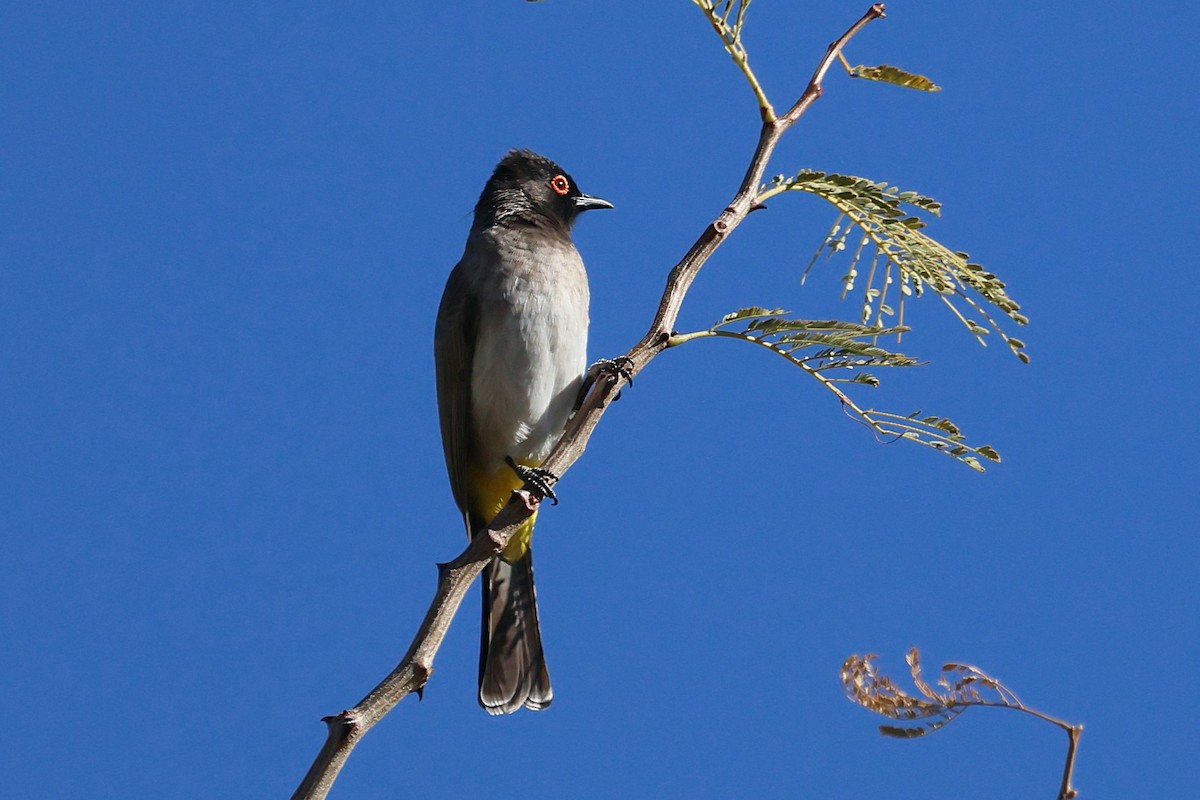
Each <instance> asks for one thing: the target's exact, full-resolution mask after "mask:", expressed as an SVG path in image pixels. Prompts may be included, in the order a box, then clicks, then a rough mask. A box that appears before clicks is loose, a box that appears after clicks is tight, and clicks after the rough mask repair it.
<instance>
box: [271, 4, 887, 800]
mask: <svg viewBox="0 0 1200 800" xmlns="http://www.w3.org/2000/svg"><path fill="white" fill-rule="evenodd" d="M882 16H884V6H883V4H882V3H876V4H875V5H873V6H871V8H870V9H869V10H868V11H867V13H866V14H864V15H863V17H862V18H861V19H860V20H858V22H856V23H854V25H852V26H851V27H850V28H849V29H848V30H847V31H846V32H845V33H843V34H842V35H841V36H840V37H838V39H836V40H835V41H834V42H833V43H832V44H830V45H829V48H828V49H827V50H826V52H825V56H824V57H823V58H822V59H821V61H820V63H819V64H818V65H817V69H816V71H815V72H814V73H813V76H812V79H811V80H810V81H809V83H808V87H807V88H806V89H805V90H804V93H803V94H802V95H801V96H800V99H799V100H797V101H796V103H795V105H793V106H792V107H791V109H789V110H788V112H787V113H786V114H784V115H783V116H781V117H778V118H775V117H774V116H773V115H772V118H771V119H768V120H764V122H763V126H762V130H761V132H760V134H759V138H758V145H757V147H756V148H755V150H754V155H753V157H752V158H751V160H750V165H749V167H747V169H746V175H745V177H744V178H743V179H742V184H741V186H740V187H739V188H738V191H737V194H736V195H735V196H734V198H733V200H732V201H731V202H730V203H729V205H728V206H727V207H726V208H725V210H724V211H723V212H721V214H720V216H718V217H717V219H716V220H714V221H713V222H712V223H711V224H710V225H709V226H708V227H707V228H705V230H704V232H703V233H702V234H701V235H700V238H699V239H698V240H697V241H696V243H695V244H693V245H692V247H691V249H690V250H688V252H687V254H686V255H684V257H683V259H682V260H681V261H680V262H679V263H678V264H676V265H675V267H674V269H672V270H671V272H670V275H669V276H668V277H667V285H666V288H665V289H664V290H663V296H662V299H661V301H660V302H659V306H658V311H657V313H656V314H655V316H654V322H653V323H652V324H651V325H650V329H649V330H648V331H647V332H646V335H645V336H643V337H642V340H641V341H640V342H638V343H637V344H636V345H634V347H633V349H631V350H630V351H629V352H628V353H627V354H626V355H625V358H626V359H628V365H627V366H629V370H628V373H629V376H630V377H635V376H636V375H637V374H638V373H639V372H641V370H642V369H644V368H645V366H646V365H647V364H648V363H650V361H651V360H652V359H653V358H654V357H655V356H657V355H658V354H659V353H661V352H662V351H663V350H665V349H667V347H668V343H669V340H670V338H671V333H672V331H673V330H674V326H675V321H676V319H677V318H678V316H679V311H680V309H681V308H682V305H683V299H684V297H685V296H686V295H687V292H688V289H689V288H690V287H691V285H692V281H694V280H695V278H696V275H697V273H699V271H700V268H701V267H702V266H704V263H705V262H706V261H707V260H708V258H709V256H711V255H712V254H713V252H715V251H716V249H717V248H718V247H720V245H721V243H722V242H724V241H725V238H726V237H727V236H728V235H729V234H730V233H731V232H732V231H733V230H734V229H735V228H736V227H737V226H738V225H739V224H741V222H742V220H744V219H745V218H746V216H747V215H748V214H749V213H750V212H751V211H752V210H753V209H754V201H755V195H756V193H757V191H758V187H759V185H760V184H761V182H762V177H763V173H764V172H765V171H766V168H767V164H768V162H769V161H770V158H771V154H772V153H773V152H774V151H775V146H776V145H777V144H778V143H779V140H780V138H781V137H782V136H783V134H784V133H786V132H787V130H788V129H789V128H790V127H791V126H792V125H793V124H795V123H796V121H797V120H799V119H800V117H801V116H803V114H804V112H805V111H807V110H808V108H809V106H811V105H812V104H813V103H814V102H815V101H816V100H817V99H818V98H819V97H820V96H821V93H822V87H821V84H822V81H823V80H824V78H825V74H826V72H828V70H829V67H830V65H832V64H833V62H834V61H835V60H836V59H837V56H838V54H839V53H840V52H841V51H842V48H843V47H845V46H846V44H847V43H848V42H849V41H850V40H851V39H852V38H853V37H854V35H855V34H857V33H858V32H859V31H860V30H862V29H863V27H865V26H866V25H867V23H869V22H871V21H872V20H874V19H878V18H880V17H882ZM760 92H761V87H759V88H758V90H757V91H756V95H758V94H759V93H760ZM768 107H769V106H768ZM626 382H627V381H626V379H625V378H624V377H622V376H619V375H610V376H608V380H598V381H596V382H595V384H594V385H593V386H592V389H591V391H590V392H589V393H588V396H587V398H585V400H584V402H583V405H582V406H581V408H580V409H579V411H578V412H576V414H575V416H573V417H572V418H571V420H570V421H569V422H568V423H567V427H566V430H565V431H564V433H563V437H562V439H560V440H559V443H558V445H557V446H556V447H555V448H554V451H553V452H552V453H551V454H550V456H549V458H547V459H546V461H545V462H544V463H543V464H542V468H543V469H546V470H548V471H549V472H551V473H552V474H554V475H558V476H560V477H561V476H562V475H563V474H565V473H566V471H567V470H568V469H570V467H571V465H572V464H574V463H575V462H576V461H577V460H578V459H579V457H580V456H581V455H583V451H584V450H585V449H586V448H587V444H588V440H589V439H590V438H591V435H592V432H593V431H594V430H595V429H596V425H597V424H598V423H599V422H600V418H601V417H602V416H603V415H604V412H605V410H606V409H607V407H608V404H609V403H610V402H611V401H612V399H613V398H614V397H615V396H616V394H617V393H618V392H619V391H620V389H621V387H622V386H623V385H624V384H625V383H626ZM543 499H544V498H543V497H541V496H540V495H539V494H538V493H537V491H536V490H519V491H517V492H514V493H513V495H512V497H511V498H510V499H509V501H508V504H507V505H505V507H504V508H503V509H502V510H501V511H500V513H499V514H498V515H497V516H496V518H495V519H494V520H493V521H492V523H491V525H489V527H488V528H487V530H486V531H481V532H480V533H479V534H477V535H476V536H475V538H474V539H473V540H472V541H471V543H470V544H469V545H468V546H467V549H466V550H464V551H463V552H462V553H461V554H460V555H459V556H458V557H457V558H455V559H454V560H453V561H451V562H450V563H448V564H443V565H440V566H439V578H438V590H437V594H436V595H435V596H434V598H433V602H432V603H431V604H430V606H429V611H428V612H427V613H426V615H425V620H424V622H423V623H422V624H421V627H420V629H419V630H418V631H417V635H416V637H415V638H414V639H413V642H412V644H411V645H410V646H409V649H408V652H407V653H406V654H405V656H404V658H403V659H402V660H401V661H400V663H399V665H397V667H396V668H395V669H394V670H392V672H391V674H390V675H388V676H387V677H386V678H385V679H384V680H383V682H382V683H380V684H379V685H378V686H377V687H375V689H373V690H372V691H371V693H370V694H368V695H367V696H366V697H364V698H363V699H362V700H361V701H360V702H359V703H358V705H356V706H354V708H351V709H348V710H346V711H343V712H342V713H340V714H337V715H335V716H332V717H326V718H325V723H326V726H327V727H328V735H327V738H326V740H325V744H324V746H323V747H322V748H321V751H320V753H318V754H317V757H316V759H315V761H314V762H313V765H312V767H310V768H309V770H308V774H307V775H305V777H304V780H303V782H301V784H300V786H299V788H297V789H296V792H295V794H293V795H292V800H323V799H324V798H325V797H326V796H328V794H329V790H330V788H331V787H332V786H333V782H334V781H335V780H336V779H337V776H338V773H339V772H340V771H341V769H342V767H343V766H344V765H345V763H346V760H347V759H348V758H349V756H350V753H351V751H353V749H354V747H355V746H356V745H357V744H358V742H359V741H360V740H361V739H362V737H363V736H365V735H366V733H367V732H368V731H369V730H370V729H371V728H372V727H373V726H374V725H375V723H377V722H378V721H379V720H381V719H382V718H383V717H384V716H385V715H386V714H387V713H388V712H389V711H391V710H392V709H393V708H395V706H396V705H397V704H398V703H399V702H400V701H401V700H402V699H404V698H405V697H406V696H407V695H409V694H411V693H413V692H417V693H418V694H419V693H420V692H421V690H422V688H423V687H424V686H425V683H426V681H428V680H429V676H430V675H431V674H432V673H433V659H434V657H435V656H436V655H437V652H438V649H439V648H440V647H441V645H442V641H443V640H444V639H445V636H446V631H447V630H448V628H449V626H450V621H451V620H452V619H453V618H454V615H455V614H456V613H457V611H458V607H459V605H460V604H461V603H462V599H463V597H464V596H465V595H466V593H467V590H468V589H469V588H470V586H471V584H472V583H473V582H474V580H475V578H476V577H478V576H479V573H480V572H482V571H483V568H484V566H485V565H486V564H487V563H488V562H489V561H490V560H491V559H492V558H493V557H495V556H496V554H497V553H499V552H500V551H501V550H503V549H504V546H505V545H506V544H507V543H508V540H509V538H510V537H511V536H512V535H513V533H514V532H515V531H516V530H517V528H518V527H520V525H521V524H522V523H523V522H524V521H525V520H527V519H528V518H529V517H530V516H531V515H532V514H533V512H534V511H536V510H537V508H538V506H539V505H540V504H541V501H542V500H543Z"/></svg>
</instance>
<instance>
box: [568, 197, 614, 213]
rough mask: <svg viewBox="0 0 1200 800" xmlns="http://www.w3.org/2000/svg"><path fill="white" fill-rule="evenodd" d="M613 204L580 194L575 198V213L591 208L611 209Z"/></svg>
mask: <svg viewBox="0 0 1200 800" xmlns="http://www.w3.org/2000/svg"><path fill="white" fill-rule="evenodd" d="M612 207H613V204H612V203H610V202H608V201H607V200H601V199H600V198H599V197H591V196H589V195H586V194H581V195H579V196H578V197H576V198H575V210H576V211H588V210H589V209H593V208H612Z"/></svg>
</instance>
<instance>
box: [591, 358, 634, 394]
mask: <svg viewBox="0 0 1200 800" xmlns="http://www.w3.org/2000/svg"><path fill="white" fill-rule="evenodd" d="M588 372H589V373H594V374H595V375H596V376H597V377H599V376H601V375H620V376H621V377H622V378H624V379H625V382H626V383H628V384H629V385H630V387H632V386H633V359H632V358H630V357H629V356H617V357H616V358H602V359H600V360H599V361H597V362H596V363H595V364H592V366H591V368H590V369H589V370H588Z"/></svg>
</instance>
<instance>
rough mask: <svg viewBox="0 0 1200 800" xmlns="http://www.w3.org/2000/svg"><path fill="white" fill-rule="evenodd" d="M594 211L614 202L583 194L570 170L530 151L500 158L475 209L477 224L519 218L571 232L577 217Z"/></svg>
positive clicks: (609, 205)
mask: <svg viewBox="0 0 1200 800" xmlns="http://www.w3.org/2000/svg"><path fill="white" fill-rule="evenodd" d="M591 208H612V203H610V202H608V201H607V200H601V199H600V198H599V197H589V196H588V195H586V194H584V193H583V192H581V191H579V187H578V186H577V185H576V184H575V179H574V178H572V177H571V176H570V175H569V174H568V173H567V171H566V170H564V169H563V168H562V167H560V166H559V165H558V164H555V163H554V162H553V161H551V160H550V159H548V158H546V157H545V156H540V155H538V154H537V153H534V152H532V151H530V150H511V151H509V153H508V155H506V156H504V158H502V159H500V163H499V164H497V165H496V169H495V171H494V172H493V173H492V177H491V178H490V179H489V180H488V182H487V185H486V186H484V187H483V194H482V195H480V196H479V203H478V204H476V206H475V221H476V224H483V225H492V224H495V223H496V222H500V221H503V220H506V219H515V220H519V221H523V222H528V223H531V224H535V225H542V224H546V223H547V222H548V223H550V224H552V225H554V226H558V227H561V228H563V229H564V230H565V231H567V232H568V233H569V232H570V230H571V226H572V225H574V224H575V218H576V217H577V216H579V214H581V213H582V212H584V211H587V210H588V209H591Z"/></svg>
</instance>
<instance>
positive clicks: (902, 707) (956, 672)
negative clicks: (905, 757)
mask: <svg viewBox="0 0 1200 800" xmlns="http://www.w3.org/2000/svg"><path fill="white" fill-rule="evenodd" d="M876 658H877V656H875V655H873V654H868V655H865V656H860V655H853V656H850V658H848V659H846V662H845V663H844V664H843V665H842V686H843V688H844V689H845V691H846V696H847V697H848V698H850V700H852V701H854V702H855V703H857V704H859V705H860V706H862V707H863V708H866V709H869V710H871V711H874V712H875V713H876V714H882V715H883V716H885V717H890V718H891V719H895V720H904V721H908V722H910V723H911V722H912V721H914V720H920V722H919V723H917V724H915V725H912V724H910V725H904V726H895V725H880V726H879V731H880V733H882V734H884V735H885V736H893V737H895V738H898V739H914V738H916V737H918V736H924V735H925V734H927V733H932V732H933V731H936V730H938V729H940V728H943V727H945V726H946V725H948V724H950V723H951V722H953V721H954V720H955V719H957V718H958V716H959V715H960V714H962V713H963V712H964V711H966V710H967V709H968V708H971V707H972V706H980V707H983V708H1008V709H1012V710H1013V711H1020V712H1022V713H1024V714H1029V715H1030V716H1032V717H1037V718H1038V719H1040V720H1042V721H1044V722H1049V723H1050V724H1051V725H1054V726H1056V727H1059V728H1061V729H1063V730H1064V731H1066V733H1067V737H1068V740H1069V741H1068V744H1067V757H1066V762H1065V764H1064V765H1063V777H1062V783H1061V785H1060V786H1059V790H1058V800H1073V798H1075V797H1077V796H1078V795H1079V792H1078V790H1076V789H1075V788H1074V787H1073V786H1072V785H1071V776H1072V775H1073V774H1074V771H1075V755H1076V754H1077V753H1078V751H1079V737H1080V736H1082V735H1083V726H1082V725H1072V724H1071V723H1069V722H1066V721H1064V720H1061V719H1058V718H1057V717H1052V716H1050V715H1049V714H1045V713H1043V712H1041V711H1038V710H1037V709H1035V708H1030V707H1029V706H1027V705H1025V704H1024V703H1023V702H1021V699H1020V698H1019V697H1017V695H1016V694H1015V693H1014V692H1013V691H1012V689H1009V688H1008V687H1007V686H1005V685H1004V684H1003V683H1001V682H1000V681H999V680H997V679H996V678H993V677H992V676H991V675H988V674H987V673H986V672H984V671H983V670H981V669H980V668H979V667H975V666H972V665H970V664H955V663H950V664H945V665H943V666H942V675H941V677H940V678H938V681H937V687H938V688H936V689H935V688H934V687H933V686H930V685H929V684H928V683H926V681H925V679H924V678H923V677H922V675H921V653H920V651H919V650H918V649H917V648H915V647H914V648H912V649H911V650H909V651H908V656H907V661H908V667H909V671H910V672H911V673H912V680H913V685H914V686H916V687H917V691H918V692H920V695H919V696H918V695H915V694H910V693H908V692H906V691H904V689H902V688H900V686H899V685H898V684H897V683H896V682H895V681H893V680H892V679H891V678H890V677H888V676H887V675H881V674H879V671H878V670H877V669H876V667H875V659H876ZM983 692H990V693H991V698H992V699H989V696H988V695H985V694H983Z"/></svg>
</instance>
